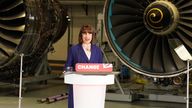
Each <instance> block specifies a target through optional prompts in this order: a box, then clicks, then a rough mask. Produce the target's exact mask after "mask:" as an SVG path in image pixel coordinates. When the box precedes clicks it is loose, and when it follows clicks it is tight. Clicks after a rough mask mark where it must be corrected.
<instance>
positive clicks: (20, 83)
mask: <svg viewBox="0 0 192 108" xmlns="http://www.w3.org/2000/svg"><path fill="white" fill-rule="evenodd" d="M20 56H21V61H20V80H19V103H18V108H21V101H22V96H21V95H22V80H23V79H22V78H23V56H24V54H20Z"/></svg>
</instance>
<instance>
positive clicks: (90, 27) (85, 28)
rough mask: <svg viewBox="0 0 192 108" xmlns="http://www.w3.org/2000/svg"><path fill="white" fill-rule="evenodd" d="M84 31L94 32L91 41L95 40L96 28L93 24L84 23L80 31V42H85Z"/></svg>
mask: <svg viewBox="0 0 192 108" xmlns="http://www.w3.org/2000/svg"><path fill="white" fill-rule="evenodd" d="M83 33H92V40H91V43H92V41H93V38H94V37H95V35H96V34H95V30H94V28H93V27H92V26H91V25H88V24H87V25H83V26H82V27H81V29H80V31H79V44H82V43H83V39H82V37H83V35H82V34H83Z"/></svg>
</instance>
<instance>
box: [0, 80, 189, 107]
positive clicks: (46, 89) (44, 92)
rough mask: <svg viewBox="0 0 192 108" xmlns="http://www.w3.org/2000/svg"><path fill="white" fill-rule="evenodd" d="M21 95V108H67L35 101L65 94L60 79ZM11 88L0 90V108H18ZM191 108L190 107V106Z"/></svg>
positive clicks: (141, 103)
mask: <svg viewBox="0 0 192 108" xmlns="http://www.w3.org/2000/svg"><path fill="white" fill-rule="evenodd" d="M26 87H27V88H28V89H27V90H26V91H25V92H24V93H23V94H22V102H21V103H22V104H21V108H67V99H65V100H61V101H57V102H54V103H50V104H48V103H39V102H37V100H39V99H42V98H45V97H49V96H54V95H58V94H62V93H65V92H67V89H66V85H64V84H63V80H62V79H56V80H48V82H47V84H46V85H45V84H41V85H40V84H28V85H27V86H26ZM15 91H16V90H14V88H13V87H2V88H1V90H0V108H18V101H19V98H18V97H17V96H16V95H15V93H14V92H15ZM105 108H186V106H185V104H180V103H165V102H152V101H134V102H131V103H130V102H115V101H106V102H105ZM190 108H192V105H191V106H190Z"/></svg>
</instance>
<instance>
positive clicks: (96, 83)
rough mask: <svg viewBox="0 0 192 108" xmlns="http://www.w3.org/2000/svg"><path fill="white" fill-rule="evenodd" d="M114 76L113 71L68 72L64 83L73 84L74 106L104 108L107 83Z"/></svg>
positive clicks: (78, 107)
mask: <svg viewBox="0 0 192 108" xmlns="http://www.w3.org/2000/svg"><path fill="white" fill-rule="evenodd" d="M114 78H115V75H114V74H113V73H99V72H98V73H94V72H90V73H87V72H86V73H84V72H80V73H76V72H66V73H65V74H64V83H66V84H72V85H73V98H74V108H104V106H105V94H106V85H110V84H114Z"/></svg>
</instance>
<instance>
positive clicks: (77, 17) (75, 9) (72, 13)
mask: <svg viewBox="0 0 192 108" xmlns="http://www.w3.org/2000/svg"><path fill="white" fill-rule="evenodd" d="M64 7H67V8H68V15H69V18H70V19H71V21H70V25H69V26H70V28H68V29H67V30H66V32H65V34H64V36H63V37H62V38H61V39H60V40H59V41H58V42H57V43H55V44H54V45H53V47H54V51H53V52H49V53H48V59H49V60H59V61H60V60H61V61H65V60H66V57H67V47H68V43H67V42H68V36H70V43H71V44H76V43H77V42H78V33H79V29H80V27H81V26H82V25H83V24H91V25H92V26H93V27H95V29H96V28H97V27H96V26H97V15H98V14H99V13H102V12H103V5H88V7H87V8H86V6H85V5H84V4H82V5H73V6H64Z"/></svg>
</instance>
